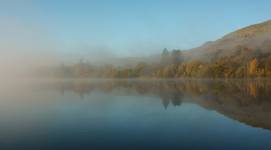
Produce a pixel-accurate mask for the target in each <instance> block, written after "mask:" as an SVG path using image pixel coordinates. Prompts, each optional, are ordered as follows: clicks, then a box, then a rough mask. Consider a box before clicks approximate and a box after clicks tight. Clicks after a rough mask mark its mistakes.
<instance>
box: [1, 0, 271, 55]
mask: <svg viewBox="0 0 271 150" xmlns="http://www.w3.org/2000/svg"><path fill="white" fill-rule="evenodd" d="M270 6H271V1H270V0H258V1H248V0H223V1H222V0H25V1H23V2H22V1H21V0H6V1H5V0H2V1H1V2H0V17H1V18H2V19H1V18H0V19H1V20H2V22H4V21H5V20H12V19H15V20H16V22H20V24H23V25H27V26H28V27H29V28H32V27H33V28H35V31H34V33H36V30H41V31H39V32H41V33H42V34H44V36H46V37H47V38H48V39H50V41H53V43H54V45H57V46H56V47H57V48H55V49H54V51H56V52H58V53H63V54H64V53H70V54H75V53H78V54H88V53H89V54H91V53H92V52H100V53H101V55H106V54H107V55H111V54H112V55H113V53H114V55H118V56H132V55H150V54H154V53H160V51H161V50H162V49H163V48H164V47H167V48H169V49H173V48H179V49H189V48H193V47H197V46H199V45H201V44H203V43H204V42H207V41H210V40H215V39H217V38H220V37H221V36H223V35H224V34H226V33H229V32H231V31H234V30H236V29H239V28H242V27H245V26H247V25H251V24H254V23H259V22H262V21H266V20H268V19H271V9H270ZM2 28H3V27H2ZM2 30H3V29H2ZM6 34H8V33H6Z"/></svg>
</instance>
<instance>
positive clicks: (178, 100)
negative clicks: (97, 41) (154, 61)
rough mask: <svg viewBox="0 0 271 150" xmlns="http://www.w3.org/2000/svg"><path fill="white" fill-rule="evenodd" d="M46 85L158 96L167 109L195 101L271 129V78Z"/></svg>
mask: <svg viewBox="0 0 271 150" xmlns="http://www.w3.org/2000/svg"><path fill="white" fill-rule="evenodd" d="M45 87H46V88H48V89H49V90H55V91H60V92H61V93H62V94H63V93H65V92H74V93H76V94H77V95H80V96H81V97H84V95H87V94H90V93H91V92H93V91H101V92H105V93H114V94H124V95H133V94H139V95H150V96H157V97H159V98H160V99H161V101H162V104H163V105H164V107H165V108H167V107H168V105H170V104H172V105H174V106H180V105H181V104H182V103H183V102H189V103H196V104H198V105H200V106H202V107H204V108H207V109H210V110H215V111H217V112H219V113H221V114H224V115H225V116H228V117H230V118H232V119H235V120H238V121H240V122H243V123H246V124H248V125H251V126H255V127H261V128H267V129H271V97H270V95H271V81H267V80H265V81H245V80H241V81H240V80H228V81H221V80H220V81H218V80H216V81H213V80H212V81H211V80H178V81H173V80H171V81H164V80H159V81H154V80H151V81H144V80H106V81H82V80H81V81H65V82H64V81H59V82H53V83H50V84H48V86H45Z"/></svg>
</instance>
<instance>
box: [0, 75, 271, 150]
mask: <svg viewBox="0 0 271 150" xmlns="http://www.w3.org/2000/svg"><path fill="white" fill-rule="evenodd" d="M2 86H3V87H2V88H1V90H0V149H37V150H39V149H57V150H59V149H98V150H102V149H125V150H126V149H136V150H138V149H143V150H144V149H148V150H149V149H201V150H202V149H208V150H211V149H220V150H229V149H237V150H242V149H246V150H247V149H255V150H258V149H261V150H270V149H271V132H270V131H271V97H270V96H271V81H268V80H265V81H244V80H242V81H238V80H228V81H221V80H219V81H218V80H216V81H213V80H178V81H173V80H149V81H145V80H52V81H48V80H47V81H35V82H32V81H31V82H29V81H25V82H23V83H16V82H15V83H12V84H11V83H6V84H4V85H2Z"/></svg>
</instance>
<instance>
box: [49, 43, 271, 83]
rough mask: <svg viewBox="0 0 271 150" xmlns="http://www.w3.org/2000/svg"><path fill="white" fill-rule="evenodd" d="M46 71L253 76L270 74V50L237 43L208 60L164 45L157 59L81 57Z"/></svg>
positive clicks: (112, 75)
mask: <svg viewBox="0 0 271 150" xmlns="http://www.w3.org/2000/svg"><path fill="white" fill-rule="evenodd" d="M45 74H47V75H50V76H56V77H78V78H79V77H80V78H82V77H83V78H184V77H196V78H255V77H271V54H270V53H261V52H260V50H251V49H249V48H246V47H241V46H240V47H238V49H237V50H236V52H235V54H234V55H232V56H225V57H219V58H215V59H212V60H211V61H209V62H206V61H200V60H191V61H189V60H185V56H184V54H183V52H182V51H181V50H171V51H169V50H168V49H166V48H165V49H164V50H163V51H162V53H161V56H160V61H159V63H146V62H140V63H138V64H137V65H135V66H133V67H119V66H114V65H112V64H106V65H99V66H98V65H92V64H90V63H86V62H84V61H83V60H80V62H79V63H77V64H73V65H64V64H63V65H60V66H59V67H56V68H54V69H50V71H47V72H46V73H45Z"/></svg>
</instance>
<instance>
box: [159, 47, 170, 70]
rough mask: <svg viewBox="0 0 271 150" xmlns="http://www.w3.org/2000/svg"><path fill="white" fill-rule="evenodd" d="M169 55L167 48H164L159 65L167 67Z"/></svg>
mask: <svg viewBox="0 0 271 150" xmlns="http://www.w3.org/2000/svg"><path fill="white" fill-rule="evenodd" d="M169 61H170V55H169V51H168V49H167V48H164V50H163V52H162V54H161V64H162V65H163V66H164V65H168V64H169V63H170V62H169Z"/></svg>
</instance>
